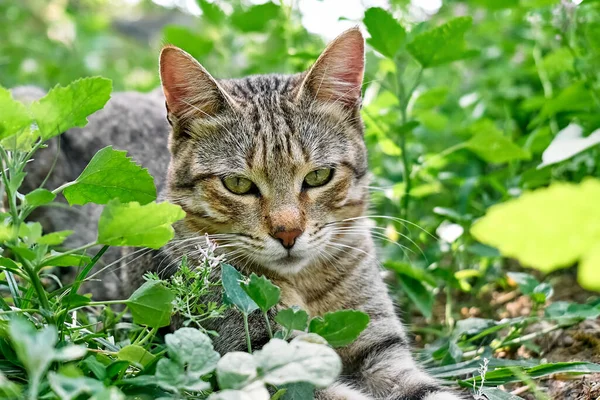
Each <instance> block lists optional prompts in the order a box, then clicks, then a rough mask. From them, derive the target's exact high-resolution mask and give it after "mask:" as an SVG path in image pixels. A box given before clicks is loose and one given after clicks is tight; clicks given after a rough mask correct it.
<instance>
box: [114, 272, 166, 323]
mask: <svg viewBox="0 0 600 400" xmlns="http://www.w3.org/2000/svg"><path fill="white" fill-rule="evenodd" d="M173 300H175V293H173V292H172V291H171V290H170V289H168V288H166V287H165V286H164V285H163V284H162V283H161V282H160V281H148V282H146V283H144V284H143V285H142V286H140V287H139V288H138V289H137V290H136V291H135V292H133V294H132V295H131V296H130V297H129V299H128V300H127V303H126V304H127V306H128V307H129V309H130V310H131V315H132V317H133V322H135V323H136V324H140V325H147V326H149V327H151V328H160V327H163V326H167V325H169V323H170V322H171V313H172V312H173Z"/></svg>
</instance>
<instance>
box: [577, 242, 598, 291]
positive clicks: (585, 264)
mask: <svg viewBox="0 0 600 400" xmlns="http://www.w3.org/2000/svg"><path fill="white" fill-rule="evenodd" d="M577 282H579V284H580V285H581V287H583V288H584V289H588V290H595V291H596V292H600V242H598V243H596V246H594V247H593V248H592V249H590V250H589V251H588V252H587V253H586V254H585V255H584V256H583V259H582V260H581V262H580V264H579V269H578V270H577Z"/></svg>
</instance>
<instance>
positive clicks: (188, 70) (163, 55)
mask: <svg viewBox="0 0 600 400" xmlns="http://www.w3.org/2000/svg"><path fill="white" fill-rule="evenodd" d="M159 65H160V80H161V82H162V88H163V93H164V94H165V99H166V102H167V109H168V112H169V114H173V115H174V116H175V117H177V119H178V120H181V119H186V118H189V117H200V118H202V117H210V116H213V115H215V114H217V113H218V112H219V111H220V110H221V109H222V108H223V107H227V106H234V100H233V99H232V98H231V97H230V96H229V95H228V94H227V93H226V92H225V90H223V88H222V87H221V86H220V85H219V83H218V82H217V81H216V80H215V79H214V78H213V77H212V76H211V75H210V74H209V73H208V71H207V70H206V69H204V67H203V66H202V65H200V63H199V62H198V61H196V60H195V59H194V57H192V56H191V55H189V54H188V53H186V52H185V51H183V50H181V49H180V48H178V47H175V46H167V47H165V48H163V49H162V51H161V52H160V60H159Z"/></svg>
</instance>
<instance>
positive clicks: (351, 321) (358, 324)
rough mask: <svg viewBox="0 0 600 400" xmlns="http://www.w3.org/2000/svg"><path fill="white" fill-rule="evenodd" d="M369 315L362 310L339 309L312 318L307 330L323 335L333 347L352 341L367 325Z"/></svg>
mask: <svg viewBox="0 0 600 400" xmlns="http://www.w3.org/2000/svg"><path fill="white" fill-rule="evenodd" d="M368 323H369V316H368V315H367V314H365V313H364V312H362V311H357V310H340V311H335V312H329V313H326V314H325V315H324V316H323V317H317V318H313V319H312V320H311V321H310V324H309V327H308V331H309V332H311V333H316V334H317V335H319V336H321V337H323V338H324V339H325V340H327V342H328V343H329V344H330V345H331V346H333V347H342V346H346V345H348V344H350V343H352V342H353V341H354V340H356V338H358V336H359V335H360V333H361V332H362V331H363V330H364V329H365V328H366V327H367V324H368Z"/></svg>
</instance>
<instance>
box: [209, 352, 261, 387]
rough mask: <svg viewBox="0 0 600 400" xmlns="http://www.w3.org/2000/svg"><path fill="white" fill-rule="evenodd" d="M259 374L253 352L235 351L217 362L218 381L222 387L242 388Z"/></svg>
mask: <svg viewBox="0 0 600 400" xmlns="http://www.w3.org/2000/svg"><path fill="white" fill-rule="evenodd" d="M257 375H258V372H257V370H256V361H255V360H254V357H252V354H248V353H243V352H240V351H234V352H230V353H227V354H225V355H224V356H223V358H221V359H220V360H219V362H218V363H217V382H219V388H220V389H242V388H243V387H244V386H246V385H248V384H249V383H250V381H252V380H253V379H255V378H256V377H257Z"/></svg>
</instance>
